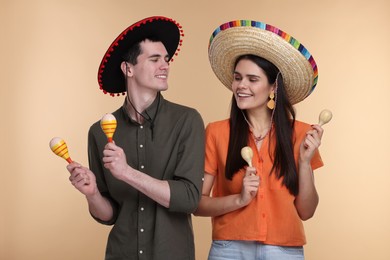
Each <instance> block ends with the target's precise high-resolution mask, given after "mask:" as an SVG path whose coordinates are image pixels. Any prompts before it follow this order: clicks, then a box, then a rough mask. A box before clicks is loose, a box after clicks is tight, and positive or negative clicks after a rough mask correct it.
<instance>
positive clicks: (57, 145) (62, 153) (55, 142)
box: [49, 137, 73, 163]
mask: <svg viewBox="0 0 390 260" xmlns="http://www.w3.org/2000/svg"><path fill="white" fill-rule="evenodd" d="M49 146H50V149H51V150H52V151H53V153H55V154H56V155H58V156H59V157H61V158H64V159H65V160H66V161H67V162H68V163H72V162H73V161H72V159H71V158H70V157H69V152H68V146H67V145H66V143H65V141H64V140H63V139H62V138H60V137H54V138H53V139H51V140H50V143H49Z"/></svg>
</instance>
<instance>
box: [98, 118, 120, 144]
mask: <svg viewBox="0 0 390 260" xmlns="http://www.w3.org/2000/svg"><path fill="white" fill-rule="evenodd" d="M100 126H101V128H102V130H103V132H104V134H105V135H106V136H107V140H108V142H110V143H111V142H112V137H113V136H114V133H115V130H116V118H115V116H114V115H112V114H105V115H104V116H103V117H102V119H101V120H100Z"/></svg>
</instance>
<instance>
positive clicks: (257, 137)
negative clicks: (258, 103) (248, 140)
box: [241, 110, 272, 145]
mask: <svg viewBox="0 0 390 260" xmlns="http://www.w3.org/2000/svg"><path fill="white" fill-rule="evenodd" d="M241 112H242V115H243V116H244V119H245V121H246V123H247V124H248V125H249V128H250V132H251V135H252V136H253V139H254V140H255V143H256V145H258V144H259V143H260V141H262V140H263V139H264V138H265V137H266V136H267V134H268V133H269V131H270V129H271V126H269V127H267V132H266V133H265V134H264V135H263V136H262V135H261V134H260V135H259V136H256V135H255V133H254V132H253V130H254V127H253V126H252V124H251V123H250V122H249V120H248V119H247V118H246V116H245V113H244V111H242V110H241ZM271 125H272V119H271Z"/></svg>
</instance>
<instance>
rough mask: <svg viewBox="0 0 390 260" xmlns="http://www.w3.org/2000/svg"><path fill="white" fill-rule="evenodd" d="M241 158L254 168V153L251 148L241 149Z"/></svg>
mask: <svg viewBox="0 0 390 260" xmlns="http://www.w3.org/2000/svg"><path fill="white" fill-rule="evenodd" d="M241 157H242V159H244V160H245V161H246V162H247V163H248V165H249V167H252V158H253V151H252V149H251V148H250V147H249V146H245V147H243V148H242V149H241Z"/></svg>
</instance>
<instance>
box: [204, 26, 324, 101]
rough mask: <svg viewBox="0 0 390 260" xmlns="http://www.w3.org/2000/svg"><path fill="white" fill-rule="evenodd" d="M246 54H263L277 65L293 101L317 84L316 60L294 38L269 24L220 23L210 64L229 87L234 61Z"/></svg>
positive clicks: (304, 95) (213, 35) (212, 47)
mask: <svg viewBox="0 0 390 260" xmlns="http://www.w3.org/2000/svg"><path fill="white" fill-rule="evenodd" d="M244 54H254V55H257V56H260V57H262V58H264V59H267V60H268V61H270V62H272V63H273V64H274V65H275V66H276V67H278V69H279V70H280V72H281V74H282V76H283V80H284V85H285V90H286V93H287V96H288V98H289V100H290V102H291V103H292V104H296V103H298V102H300V101H302V100H303V99H305V98H306V97H307V96H308V95H310V93H311V92H312V91H313V90H314V88H315V86H316V84H317V79H318V70H317V64H316V62H315V61H314V58H313V56H312V55H311V54H310V53H309V51H308V50H307V49H306V48H305V47H304V46H303V45H302V44H301V43H299V42H298V41H297V40H296V39H295V38H293V37H291V36H290V35H288V34H287V33H285V32H283V31H282V30H280V29H278V28H276V27H274V26H272V25H269V24H265V23H262V22H256V21H250V20H237V21H231V22H228V23H225V24H222V25H221V26H219V27H218V28H217V29H216V30H215V31H214V32H213V34H212V35H211V38H210V43H209V60H210V64H211V68H212V69H213V71H214V73H215V75H216V76H217V77H218V79H219V80H220V81H221V82H222V83H223V84H224V85H225V86H226V87H227V88H228V89H230V90H231V85H232V81H233V70H234V63H235V61H236V59H237V58H238V57H239V56H241V55H244Z"/></svg>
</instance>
